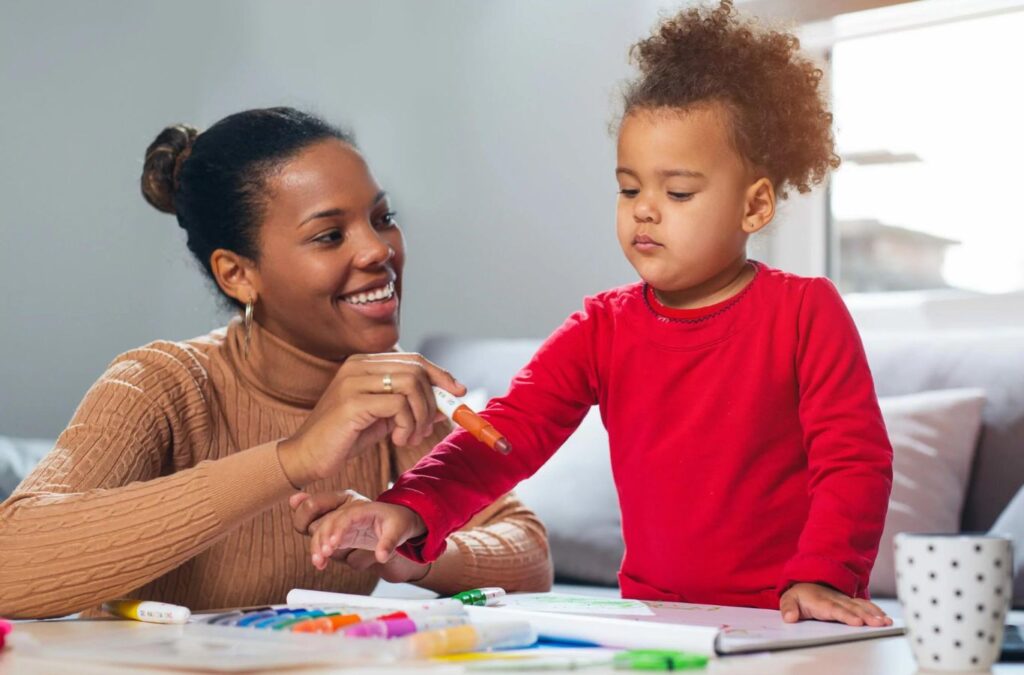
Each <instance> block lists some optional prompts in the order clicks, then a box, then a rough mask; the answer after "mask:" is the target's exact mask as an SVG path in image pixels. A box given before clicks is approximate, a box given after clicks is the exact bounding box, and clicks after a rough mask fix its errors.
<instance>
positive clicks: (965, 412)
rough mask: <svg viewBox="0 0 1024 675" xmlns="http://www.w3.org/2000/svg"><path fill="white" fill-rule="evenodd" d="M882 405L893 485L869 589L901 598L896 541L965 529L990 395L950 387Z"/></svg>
mask: <svg viewBox="0 0 1024 675" xmlns="http://www.w3.org/2000/svg"><path fill="white" fill-rule="evenodd" d="M879 404H880V406H881V408H882V417H884V418H885V427H886V429H887V430H888V432H889V440H890V441H891V442H892V449H893V484H892V496H891V497H890V498H889V513H888V515H886V518H885V529H884V530H883V532H882V540H881V542H880V545H879V547H878V558H877V559H876V560H875V567H874V569H873V570H872V571H871V585H870V586H869V589H870V591H871V595H872V596H885V597H895V595H896V570H895V565H894V561H893V550H892V541H893V537H895V536H896V534H897V533H899V532H957V531H959V529H960V516H961V511H962V509H963V505H964V496H965V493H966V490H967V480H968V478H969V477H970V472H971V461H972V460H973V459H974V452H975V448H976V447H977V441H978V431H979V429H980V428H981V412H982V408H984V405H985V395H984V392H982V391H981V390H980V389H950V390H946V391H929V392H924V393H919V394H908V395H907V396H891V397H882V398H881V399H880V400H879Z"/></svg>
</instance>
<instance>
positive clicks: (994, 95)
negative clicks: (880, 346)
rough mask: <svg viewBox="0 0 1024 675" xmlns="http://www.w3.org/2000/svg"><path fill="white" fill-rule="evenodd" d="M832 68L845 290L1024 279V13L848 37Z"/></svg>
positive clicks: (835, 227) (836, 254) (834, 271)
mask: <svg viewBox="0 0 1024 675" xmlns="http://www.w3.org/2000/svg"><path fill="white" fill-rule="evenodd" d="M912 4H914V5H917V4H918V3H912ZM928 4H929V3H920V6H923V11H927V5H928ZM831 65H832V68H831V88H832V96H833V110H834V113H835V120H836V140H837V147H838V151H839V154H840V156H841V157H842V158H843V165H842V166H841V167H840V169H839V170H838V171H837V172H836V173H835V175H834V176H833V179H832V183H831V186H830V192H829V202H830V233H831V237H832V242H831V243H832V253H833V254H832V255H831V256H830V259H829V268H830V269H829V272H830V275H831V276H832V277H833V279H835V280H836V281H837V282H838V284H839V286H840V289H841V290H842V291H843V292H862V291H893V290H913V289H933V288H958V289H966V290H971V291H980V292H987V293H998V292H1006V291H1015V290H1021V289H1024V86H1021V84H1020V83H1021V82H1024V11H1008V12H1002V13H998V14H996V13H993V14H991V15H989V16H981V17H976V18H969V19H961V20H956V21H951V22H946V23H940V24H937V25H930V26H923V27H919V28H912V29H905V30H899V31H893V32H885V33H879V34H874V35H868V36H865V37H858V38H853V39H846V40H840V41H837V42H835V43H834V45H833V48H832V53H831Z"/></svg>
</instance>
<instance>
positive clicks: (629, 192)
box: [619, 188, 640, 199]
mask: <svg viewBox="0 0 1024 675" xmlns="http://www.w3.org/2000/svg"><path fill="white" fill-rule="evenodd" d="M619 194H620V195H622V196H623V197H625V198H626V199H632V198H633V197H636V196H637V195H638V194H640V191H639V190H633V189H631V188H622V189H621V190H619Z"/></svg>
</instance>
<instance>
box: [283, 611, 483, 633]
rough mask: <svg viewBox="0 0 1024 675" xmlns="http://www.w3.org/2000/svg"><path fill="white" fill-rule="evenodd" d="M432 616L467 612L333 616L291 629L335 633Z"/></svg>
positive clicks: (301, 631) (311, 620)
mask: <svg viewBox="0 0 1024 675" xmlns="http://www.w3.org/2000/svg"><path fill="white" fill-rule="evenodd" d="M432 616H459V617H465V616H466V611H465V609H463V607H462V605H454V606H445V607H438V608H437V609H436V610H409V611H398V612H389V613H387V614H380V615H372V614H333V615H328V616H322V617H319V618H314V619H309V620H308V621H300V622H298V623H296V624H292V626H290V629H291V630H292V631H293V632H295V633H334V632H336V631H338V630H341V629H342V628H345V627H347V626H354V625H355V624H359V623H363V622H364V621H386V620H389V619H412V620H413V621H416V620H420V619H424V618H427V617H432Z"/></svg>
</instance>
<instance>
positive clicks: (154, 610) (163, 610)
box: [103, 600, 192, 623]
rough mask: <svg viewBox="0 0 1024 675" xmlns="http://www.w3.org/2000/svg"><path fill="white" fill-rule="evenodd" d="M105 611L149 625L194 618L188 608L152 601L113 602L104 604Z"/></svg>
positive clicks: (180, 621) (181, 621)
mask: <svg viewBox="0 0 1024 675" xmlns="http://www.w3.org/2000/svg"><path fill="white" fill-rule="evenodd" d="M103 609H104V610H106V611H108V612H110V613H111V614H113V615H114V616H119V617H121V618H122V619H135V620H136V621H145V622H147V623H185V622H186V621H188V618H189V617H190V616H192V612H191V611H190V610H189V608H188V607H181V606H180V605H169V604H167V603H166V602H153V601H151V600H113V601H111V602H105V603H103Z"/></svg>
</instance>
